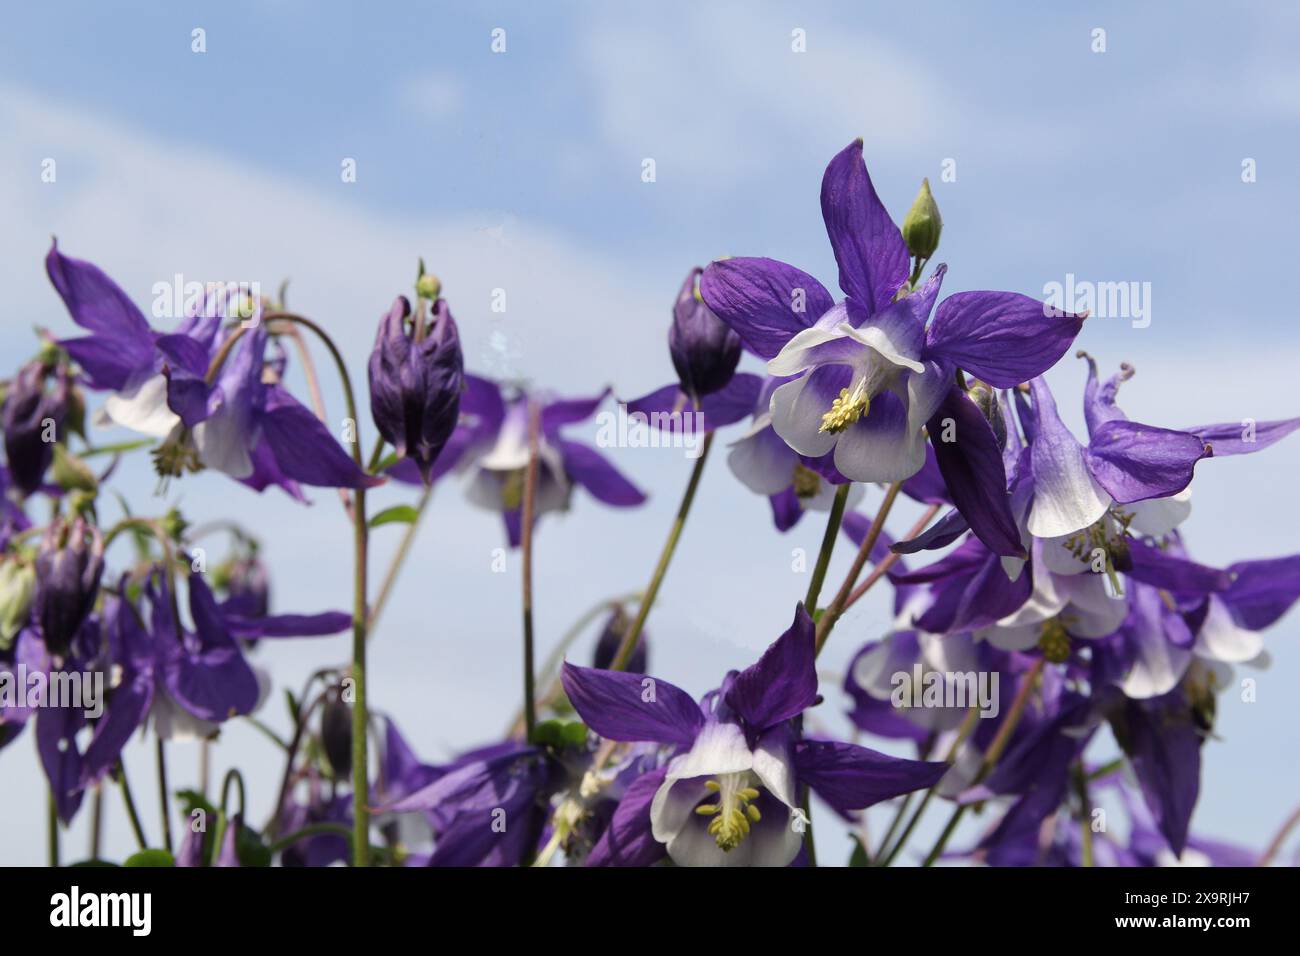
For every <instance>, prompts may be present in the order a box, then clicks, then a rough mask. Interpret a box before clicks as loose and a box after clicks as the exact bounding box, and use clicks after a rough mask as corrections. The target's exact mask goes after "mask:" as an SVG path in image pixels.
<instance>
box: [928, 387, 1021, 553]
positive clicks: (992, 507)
mask: <svg viewBox="0 0 1300 956" xmlns="http://www.w3.org/2000/svg"><path fill="white" fill-rule="evenodd" d="M949 419H951V421H952V422H953V425H954V426H955V427H954V428H953V429H952V432H951V434H952V435H953V438H954V440H953V441H950V442H948V441H944V440H943V438H944V435H945V434H946V433H948V432H949V430H948V428H947V427H946V424H945V423H946V421H947V420H949ZM926 428H927V430H928V431H929V433H930V444H931V446H932V447H933V448H934V454H935V460H936V461H937V462H938V466H939V471H940V472H941V473H942V475H943V480H944V483H945V484H946V485H947V486H948V492H949V494H950V495H951V496H952V501H953V504H954V505H956V506H957V510H958V511H960V512H961V514H962V516H963V517H964V518H965V519H966V521H967V523H968V524H969V525H970V528H971V530H972V531H974V532H975V534H976V535H977V536H978V537H979V539H980V540H981V541H983V542H984V543H985V544H986V545H988V546H989V548H991V549H992V550H993V551H994V552H995V553H997V554H1000V555H1004V556H1008V557H1019V556H1023V555H1024V548H1023V547H1022V546H1021V543H1020V528H1019V526H1018V525H1017V524H1016V520H1015V518H1013V517H1012V515H1011V506H1010V503H1009V499H1008V497H1007V473H1006V469H1005V466H1004V465H1003V462H1002V449H1001V448H999V447H998V440H997V436H996V435H995V434H994V433H993V428H992V426H990V425H989V423H988V421H987V420H986V419H985V418H984V415H983V413H982V412H981V411H980V410H979V408H978V407H977V406H976V405H975V403H974V402H972V401H971V400H970V399H969V398H967V397H966V395H965V394H964V393H963V392H962V390H961V389H960V388H958V387H957V386H956V385H954V386H952V388H950V389H949V391H948V394H947V395H946V396H945V397H944V400H943V401H942V402H941V403H940V405H939V408H938V410H937V411H936V412H935V413H934V415H933V416H932V417H931V418H930V421H929V423H928V424H927V426H926Z"/></svg>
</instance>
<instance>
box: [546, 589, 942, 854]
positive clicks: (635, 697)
mask: <svg viewBox="0 0 1300 956" xmlns="http://www.w3.org/2000/svg"><path fill="white" fill-rule="evenodd" d="M815 643H816V641H815V636H814V628H813V623H812V619H811V618H810V617H809V616H808V614H807V613H806V612H805V611H804V609H803V607H802V605H800V606H799V607H798V608H797V609H796V611H795V619H794V623H793V624H792V625H791V626H790V629H789V630H788V631H786V632H785V633H784V634H783V635H781V637H779V638H777V640H776V641H775V642H774V643H773V644H772V645H771V646H770V647H769V648H768V649H767V650H766V651H765V652H764V653H763V655H762V657H761V658H760V659H759V660H758V662H757V663H756V664H754V665H753V666H752V667H749V668H747V669H746V670H744V671H741V672H739V673H736V672H732V673H731V674H728V675H727V678H726V680H725V681H724V682H723V686H722V688H721V690H719V691H718V692H716V693H714V694H711V695H710V696H709V698H708V702H707V703H708V706H706V707H701V706H700V705H698V704H696V703H695V701H694V700H692V699H691V697H690V695H688V694H687V693H686V692H685V691H683V690H681V689H680V688H677V687H675V686H673V685H672V684H669V683H667V682H666V681H661V680H656V679H654V678H649V677H646V676H645V675H643V674H630V673H625V672H615V671H600V670H595V669H594V668H586V667H576V666H574V665H572V664H568V663H566V664H565V665H564V670H563V674H562V680H563V684H564V690H565V693H566V694H568V697H569V700H570V701H571V702H572V704H573V706H574V709H575V710H577V712H578V714H579V716H581V717H582V719H583V720H584V721H585V722H586V723H587V725H588V726H589V727H591V729H593V730H594V731H596V732H597V733H598V734H600V735H601V736H602V737H605V738H606V739H609V740H620V741H636V742H655V743H660V744H666V745H672V746H674V747H676V748H677V750H678V755H677V756H676V757H674V758H673V759H672V761H670V762H669V763H668V765H667V766H666V767H664V768H662V769H661V770H658V771H652V773H654V774H656V775H660V774H661V775H662V776H661V779H658V782H657V785H653V784H654V782H655V780H656V777H651V778H650V782H649V783H647V784H645V785H644V786H640V787H636V786H635V785H634V787H632V788H629V791H628V794H627V795H626V796H625V797H624V800H623V802H622V803H621V804H620V811H623V812H624V813H625V816H626V815H632V816H634V817H635V819H636V820H638V821H640V825H641V827H642V830H643V831H648V832H649V834H650V836H651V837H652V838H653V839H654V840H655V841H656V842H658V843H660V844H663V845H664V846H665V847H666V852H667V853H668V855H669V856H671V857H672V859H673V860H674V861H675V862H677V863H679V864H682V865H706V866H707V865H714V866H786V865H788V864H789V863H790V862H791V861H792V860H794V858H795V856H796V855H797V854H798V852H799V848H800V846H801V844H802V826H801V825H800V821H801V820H802V814H801V811H799V810H798V807H799V802H798V793H799V786H800V785H801V784H806V785H808V786H810V787H811V788H812V789H813V790H815V791H816V792H817V793H818V795H819V796H820V797H821V798H822V799H823V800H825V801H826V802H827V803H829V804H830V805H831V806H832V807H834V808H835V809H836V810H837V811H839V812H847V811H849V810H854V809H861V808H863V807H867V806H870V805H871V804H873V803H876V802H878V801H880V800H885V799H888V798H890V797H893V796H897V795H899V794H902V793H908V792H910V791H912V790H916V789H919V788H922V787H928V786H930V785H931V784H933V783H935V782H936V781H937V780H938V779H939V778H940V777H941V776H942V775H943V773H944V770H945V767H944V765H943V764H941V763H925V762H920V761H913V760H903V759H899V758H895V757H888V756H885V755H884V754H880V753H877V752H875V751H873V750H868V749H866V748H865V747H858V746H855V745H853V744H843V743H836V742H832V741H825V740H810V739H801V737H802V735H801V732H800V730H799V727H798V725H799V721H798V718H799V717H800V716H801V715H802V714H803V712H804V710H806V709H807V708H808V707H811V706H812V705H813V704H815V703H816V702H817V700H818V696H817V672H816V668H815V666H814V657H815V649H814V648H815ZM647 776H648V775H647ZM624 804H628V808H627V810H626V811H624V810H623V805H624ZM629 838H630V837H629V835H628V834H626V833H624V834H623V839H624V842H626V841H627V839H629Z"/></svg>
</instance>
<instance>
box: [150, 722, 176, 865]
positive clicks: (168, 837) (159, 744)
mask: <svg viewBox="0 0 1300 956" xmlns="http://www.w3.org/2000/svg"><path fill="white" fill-rule="evenodd" d="M154 745H155V749H154V753H155V755H156V756H157V758H158V759H157V764H158V812H159V813H160V814H161V815H162V834H163V848H164V849H166V850H167V852H168V853H170V852H171V851H172V815H171V797H170V795H169V794H168V791H167V750H166V745H164V744H163V739H162V737H159V738H158V739H157V740H156V741H155V742H154Z"/></svg>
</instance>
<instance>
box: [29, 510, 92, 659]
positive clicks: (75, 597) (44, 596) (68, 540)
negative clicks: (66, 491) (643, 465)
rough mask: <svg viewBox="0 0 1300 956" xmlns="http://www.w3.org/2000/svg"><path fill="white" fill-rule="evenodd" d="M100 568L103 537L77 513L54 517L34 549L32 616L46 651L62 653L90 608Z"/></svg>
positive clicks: (66, 650)
mask: <svg viewBox="0 0 1300 956" xmlns="http://www.w3.org/2000/svg"><path fill="white" fill-rule="evenodd" d="M103 573H104V538H103V536H102V535H100V533H99V529H98V528H96V527H95V526H94V525H90V524H87V523H86V520H85V519H84V518H82V517H80V516H78V517H77V518H75V519H73V521H72V522H70V523H69V522H66V521H63V520H62V519H60V520H58V521H55V522H54V523H53V524H51V525H50V527H49V528H48V529H47V530H46V532H45V537H44V538H43V539H42V541H41V548H40V551H38V552H37V554H36V594H35V597H34V599H33V605H34V611H35V616H36V621H37V623H38V624H40V626H41V635H42V636H43V637H44V639H45V647H46V650H48V651H49V652H50V653H51V654H56V655H60V656H62V655H66V654H67V653H68V648H69V647H70V646H71V644H72V639H73V638H74V637H76V636H77V631H78V630H79V629H80V628H81V625H82V622H83V621H85V619H86V615H88V614H89V613H90V611H91V609H92V608H93V607H94V606H95V596H96V594H97V592H98V591H99V579H100V577H101V576H102V575H103Z"/></svg>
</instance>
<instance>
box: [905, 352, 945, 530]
mask: <svg viewBox="0 0 1300 956" xmlns="http://www.w3.org/2000/svg"><path fill="white" fill-rule="evenodd" d="M927 374H928V373H927ZM903 494H905V495H907V497H909V498H911V499H912V500H913V501H919V502H921V503H922V504H927V505H938V504H950V503H951V497H950V496H949V494H948V486H947V485H946V484H944V480H943V473H942V472H941V471H939V462H938V460H937V459H936V458H935V454H934V449H933V448H931V447H930V446H929V445H926V447H925V464H924V465H922V466H921V470H920V471H918V472H917V473H916V474H915V475H913V476H912V477H911V478H908V479H907V481H905V482H903Z"/></svg>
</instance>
